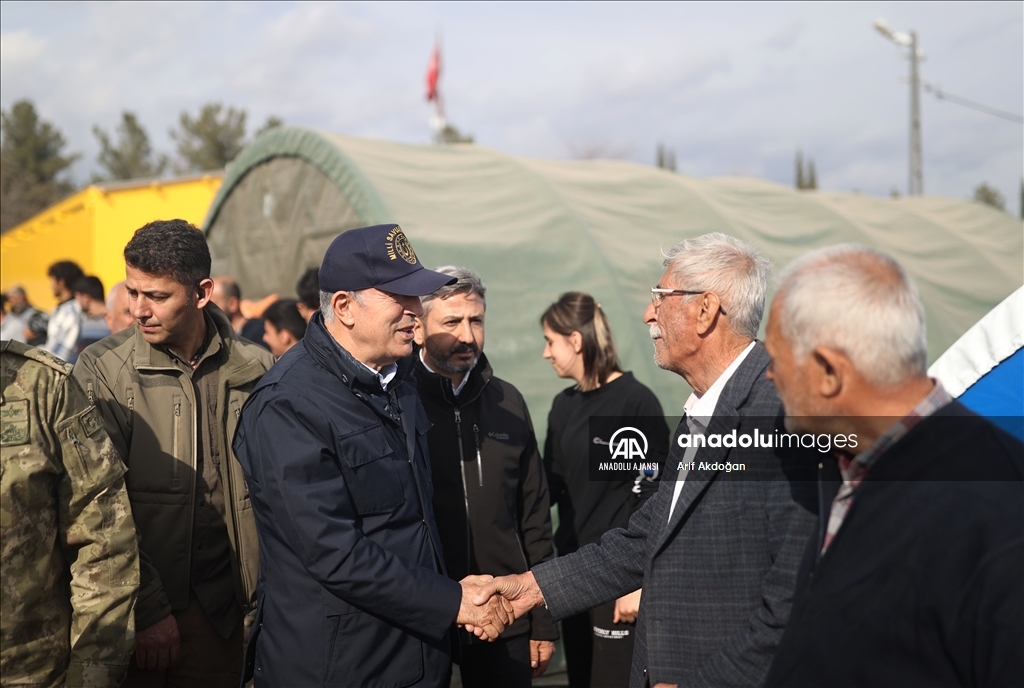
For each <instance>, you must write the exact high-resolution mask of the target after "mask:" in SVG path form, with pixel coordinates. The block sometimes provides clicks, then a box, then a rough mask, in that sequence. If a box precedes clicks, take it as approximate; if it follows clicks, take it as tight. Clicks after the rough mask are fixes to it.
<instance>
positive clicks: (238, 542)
mask: <svg viewBox="0 0 1024 688" xmlns="http://www.w3.org/2000/svg"><path fill="white" fill-rule="evenodd" d="M227 398H228V400H230V399H231V391H230V390H228V394H227ZM241 417H242V409H241V408H240V407H239V408H236V409H235V429H237V428H238V421H239V420H240V419H241ZM226 430H227V428H225V431H226ZM226 458H227V460H226V461H221V466H222V467H226V470H227V480H225V481H224V483H225V485H226V486H227V491H228V500H229V502H228V509H229V510H230V511H229V512H228V513H230V514H231V529H232V531H233V532H234V534H235V554H236V556H237V557H238V574H239V577H240V578H241V579H242V594H243V595H245V599H244V600H242V608H243V609H244V610H245V614H246V615H248V614H250V613H251V612H252V609H250V608H249V591H250V590H252V589H253V588H252V586H251V581H249V579H248V575H249V574H248V571H247V570H246V567H245V556H244V554H243V552H242V537H241V533H239V531H238V514H237V513H236V512H235V509H234V504H235V481H234V473H233V471H232V468H233V466H232V465H231V455H230V454H228V456H227V457H226Z"/></svg>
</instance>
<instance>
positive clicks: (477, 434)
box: [473, 423, 484, 487]
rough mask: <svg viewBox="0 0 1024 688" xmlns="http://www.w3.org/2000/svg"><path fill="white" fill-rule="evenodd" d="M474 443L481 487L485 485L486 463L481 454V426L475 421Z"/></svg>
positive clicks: (477, 472)
mask: <svg viewBox="0 0 1024 688" xmlns="http://www.w3.org/2000/svg"><path fill="white" fill-rule="evenodd" d="M473 443H474V444H476V474H477V477H478V479H479V480H480V487H483V486H484V463H483V459H482V457H481V456H480V428H479V427H478V426H477V424H476V423H473Z"/></svg>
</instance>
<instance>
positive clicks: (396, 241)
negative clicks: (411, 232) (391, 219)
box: [384, 226, 417, 265]
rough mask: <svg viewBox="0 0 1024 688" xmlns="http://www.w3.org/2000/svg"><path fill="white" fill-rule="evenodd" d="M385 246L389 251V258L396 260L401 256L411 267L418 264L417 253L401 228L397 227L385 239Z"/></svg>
mask: <svg viewBox="0 0 1024 688" xmlns="http://www.w3.org/2000/svg"><path fill="white" fill-rule="evenodd" d="M384 245H385V246H386V247H387V250H388V258H389V259H391V260H394V259H395V258H397V257H398V256H401V258H402V260H404V261H405V262H406V263H409V264H410V265H415V264H416V260H417V259H416V252H415V251H413V250H412V244H410V243H409V240H408V239H407V238H406V237H405V232H403V231H402V228H401V227H398V226H395V227H394V229H392V230H391V231H390V232H388V234H387V236H386V237H384Z"/></svg>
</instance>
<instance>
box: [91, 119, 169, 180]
mask: <svg viewBox="0 0 1024 688" xmlns="http://www.w3.org/2000/svg"><path fill="white" fill-rule="evenodd" d="M92 133H93V135H95V136H96V139H97V140H98V141H99V143H100V155H99V158H98V161H99V164H100V167H102V168H103V171H104V173H103V174H102V175H94V177H93V180H94V181H106V180H121V179H140V178H145V177H159V176H160V175H162V174H163V173H164V170H166V169H167V164H168V160H167V156H166V155H159V156H154V155H153V148H152V147H151V146H150V145H149V135H148V134H147V133H146V130H145V129H143V127H142V125H141V124H139V121H138V118H136V116H135V114H134V113H131V112H128V111H127V110H125V111H124V112H123V113H121V123H120V124H119V125H117V141H116V143H115V142H113V141H111V138H110V135H109V134H107V132H106V131H104V130H103V129H101V128H100V127H98V126H95V127H93V128H92Z"/></svg>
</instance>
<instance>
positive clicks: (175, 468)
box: [171, 401, 181, 482]
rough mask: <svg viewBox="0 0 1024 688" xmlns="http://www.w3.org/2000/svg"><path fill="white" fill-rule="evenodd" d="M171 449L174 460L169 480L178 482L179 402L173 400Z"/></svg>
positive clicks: (179, 455) (179, 453) (179, 457)
mask: <svg viewBox="0 0 1024 688" xmlns="http://www.w3.org/2000/svg"><path fill="white" fill-rule="evenodd" d="M171 451H172V452H173V453H174V461H173V462H171V480H173V481H174V482H178V479H179V478H178V475H179V468H178V462H179V461H181V402H180V401H176V402H174V441H173V442H172V443H171Z"/></svg>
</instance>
